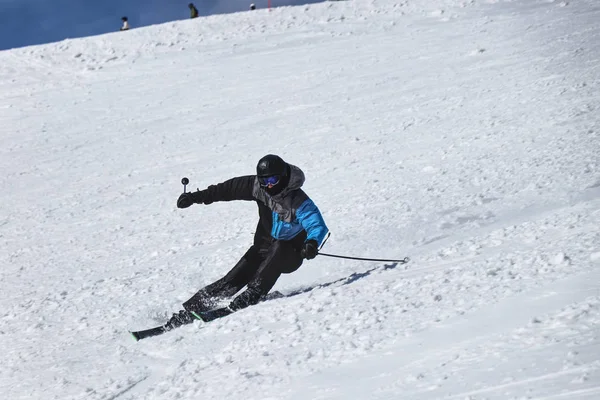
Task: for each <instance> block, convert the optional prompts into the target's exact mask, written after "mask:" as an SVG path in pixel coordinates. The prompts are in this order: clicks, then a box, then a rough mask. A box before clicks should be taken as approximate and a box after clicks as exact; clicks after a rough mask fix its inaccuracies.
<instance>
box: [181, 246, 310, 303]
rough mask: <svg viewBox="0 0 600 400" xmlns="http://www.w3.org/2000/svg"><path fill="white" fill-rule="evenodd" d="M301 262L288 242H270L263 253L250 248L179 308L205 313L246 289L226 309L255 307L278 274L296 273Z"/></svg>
mask: <svg viewBox="0 0 600 400" xmlns="http://www.w3.org/2000/svg"><path fill="white" fill-rule="evenodd" d="M302 261H303V259H302V256H301V255H300V251H299V250H298V249H296V248H295V246H294V244H293V242H292V241H286V240H274V241H273V242H272V243H271V245H270V246H269V247H268V248H266V249H264V248H262V249H261V248H260V247H258V246H256V245H254V246H252V247H250V248H249V249H248V251H247V252H246V254H244V256H243V257H242V258H241V259H240V261H238V263H237V264H236V265H235V267H233V268H232V269H231V271H229V272H228V273H227V275H225V276H224V277H223V278H221V279H219V280H217V281H216V282H214V283H211V284H210V285H208V286H206V287H205V288H203V289H201V290H200V291H199V292H198V293H196V294H195V295H194V296H192V297H191V298H190V299H189V300H187V301H186V302H185V303H183V307H184V308H185V309H186V310H187V311H193V312H196V313H198V312H202V311H208V310H210V309H212V308H214V306H215V305H216V303H217V302H218V301H219V300H220V299H223V298H227V297H231V296H233V295H234V294H236V293H237V292H238V291H240V290H241V289H242V288H243V287H244V286H246V285H247V286H248V287H247V288H246V290H245V291H244V292H242V293H241V294H240V295H239V296H237V297H236V298H235V299H233V301H232V302H231V303H230V304H229V307H230V308H231V309H232V310H233V311H236V310H239V309H242V308H245V307H248V306H250V305H253V304H256V303H258V301H259V300H260V298H261V297H263V296H265V295H266V294H267V293H269V291H270V290H271V288H272V287H273V286H274V285H275V282H277V279H279V277H280V276H281V274H289V273H292V272H294V271H296V270H297V269H298V268H300V266H301V265H302Z"/></svg>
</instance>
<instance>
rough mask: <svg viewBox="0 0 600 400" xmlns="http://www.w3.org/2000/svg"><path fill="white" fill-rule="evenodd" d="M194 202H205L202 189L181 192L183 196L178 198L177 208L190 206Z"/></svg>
mask: <svg viewBox="0 0 600 400" xmlns="http://www.w3.org/2000/svg"><path fill="white" fill-rule="evenodd" d="M194 203H197V204H200V203H203V201H202V193H201V192H200V191H196V192H187V193H181V196H179V198H178V199H177V208H188V207H189V206H191V205H192V204H194Z"/></svg>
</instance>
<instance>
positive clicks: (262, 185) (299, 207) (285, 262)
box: [165, 154, 328, 329]
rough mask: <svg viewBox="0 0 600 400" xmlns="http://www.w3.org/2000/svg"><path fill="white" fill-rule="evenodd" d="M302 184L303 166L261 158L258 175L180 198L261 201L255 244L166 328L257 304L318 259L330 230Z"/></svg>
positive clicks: (185, 202)
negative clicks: (287, 275) (307, 262)
mask: <svg viewBox="0 0 600 400" xmlns="http://www.w3.org/2000/svg"><path fill="white" fill-rule="evenodd" d="M303 183H304V173H303V172H302V170H300V168H298V167H296V166H294V165H291V164H288V163H286V162H285V161H284V160H282V159H281V157H279V156H276V155H273V154H269V155H266V156H264V157H263V158H261V159H260V160H259V162H258V165H257V166H256V175H248V176H240V177H237V178H232V179H229V180H227V181H225V182H223V183H219V184H217V185H211V186H209V187H208V188H206V189H204V190H198V191H196V192H188V193H183V194H181V196H179V199H178V200H177V207H178V208H187V207H189V206H191V205H192V204H207V205H208V204H211V203H213V202H216V201H231V200H248V201H256V203H257V204H258V214H259V221H258V226H257V228H256V232H255V234H254V244H253V245H252V246H251V247H250V248H249V249H248V251H246V254H244V256H243V257H242V258H241V259H240V260H239V261H238V263H237V264H236V265H235V266H234V267H233V269H232V270H231V271H229V272H228V273H227V274H226V275H225V276H224V277H223V278H221V279H219V280H217V281H216V282H214V283H211V284H210V285H208V286H206V287H204V288H203V289H201V290H200V291H199V292H198V293H196V294H195V295H194V296H192V297H191V298H190V299H189V300H187V301H186V302H185V303H183V307H184V310H182V311H180V312H179V313H177V314H174V315H173V317H172V318H171V319H170V320H169V322H167V324H166V325H165V329H172V328H174V327H177V326H181V325H183V324H187V323H191V322H193V321H194V317H195V318H198V319H203V320H205V321H210V320H212V319H215V318H218V317H221V316H224V315H227V314H230V313H232V312H234V311H237V310H239V309H242V308H245V307H248V306H250V305H254V304H256V303H258V301H259V300H260V299H261V298H262V297H263V296H265V295H266V294H267V293H268V292H269V291H270V290H271V288H272V287H273V286H274V285H275V282H276V281H277V279H278V278H279V276H280V275H281V274H282V273H284V274H285V273H292V272H294V271H296V270H297V269H298V268H300V266H301V265H302V262H303V260H304V259H307V260H311V259H313V258H315V257H316V256H317V253H318V249H319V246H320V245H321V244H322V242H323V240H324V239H325V237H326V235H327V233H328V229H327V226H326V225H325V221H324V220H323V217H322V215H321V212H320V211H319V209H318V208H317V206H316V205H315V204H314V203H313V201H312V200H311V199H310V198H309V197H308V196H307V195H306V193H304V191H303V190H302V189H300V187H301V186H302V184H303ZM244 286H247V288H246V290H245V291H243V292H242V293H241V294H240V295H238V296H237V297H235V298H234V299H233V300H232V301H231V302H230V303H229V306H228V307H226V308H222V309H217V311H218V312H217V313H216V314H215V313H214V311H211V310H213V309H214V307H215V305H216V304H217V303H218V302H219V301H221V300H223V299H226V298H228V297H231V296H233V295H235V294H236V293H237V292H238V291H240V290H241V289H242V288H243V287H244ZM207 312H208V313H207ZM211 312H212V314H211ZM202 313H204V314H202Z"/></svg>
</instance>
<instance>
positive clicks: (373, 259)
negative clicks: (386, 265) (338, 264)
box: [317, 252, 410, 264]
mask: <svg viewBox="0 0 600 400" xmlns="http://www.w3.org/2000/svg"><path fill="white" fill-rule="evenodd" d="M317 254H318V255H320V256H326V257H334V258H345V259H347V260H360V261H381V262H397V263H400V264H406V263H407V262H409V261H410V258H408V257H404V258H403V259H401V260H384V259H380V258H363V257H350V256H340V255H337V254H327V253H321V252H319V253H317Z"/></svg>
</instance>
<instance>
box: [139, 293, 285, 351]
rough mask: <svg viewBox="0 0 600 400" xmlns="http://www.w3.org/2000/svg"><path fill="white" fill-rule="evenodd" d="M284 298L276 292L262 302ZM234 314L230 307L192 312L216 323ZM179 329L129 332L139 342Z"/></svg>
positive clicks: (201, 318)
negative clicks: (219, 319) (216, 320)
mask: <svg viewBox="0 0 600 400" xmlns="http://www.w3.org/2000/svg"><path fill="white" fill-rule="evenodd" d="M282 297H285V295H284V294H283V293H281V292H278V291H274V292H271V293H269V294H268V295H266V296H265V297H263V298H261V299H260V302H263V301H268V300H275V299H280V298H282ZM232 313H233V310H231V309H230V308H229V307H219V308H214V309H212V310H208V311H202V312H198V313H196V312H191V313H190V314H192V315H193V316H194V318H196V320H199V321H203V322H210V321H214V320H215V319H218V318H222V317H225V316H227V315H229V314H232ZM191 322H193V321H191ZM187 324H188V323H184V324H182V325H181V326H183V325H187ZM178 327H179V326H168V325H167V324H165V325H161V326H157V327H155V328H150V329H144V330H141V331H129V333H130V334H131V336H132V337H133V339H134V340H135V341H136V342H139V341H140V340H142V339H146V338H149V337H153V336H158V335H162V334H163V333H166V332H169V331H172V330H173V329H176V328H178Z"/></svg>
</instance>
